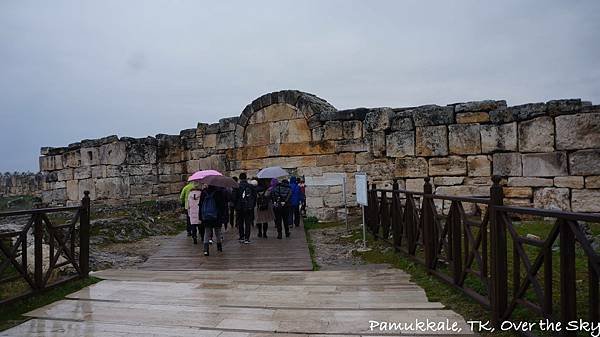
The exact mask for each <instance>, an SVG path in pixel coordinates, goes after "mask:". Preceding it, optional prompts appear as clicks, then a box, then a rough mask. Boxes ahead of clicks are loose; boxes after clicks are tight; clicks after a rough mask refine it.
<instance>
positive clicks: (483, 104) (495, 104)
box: [454, 100, 506, 112]
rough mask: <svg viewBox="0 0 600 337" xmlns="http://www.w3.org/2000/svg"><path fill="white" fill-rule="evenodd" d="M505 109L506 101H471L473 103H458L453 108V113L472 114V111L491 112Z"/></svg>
mask: <svg viewBox="0 0 600 337" xmlns="http://www.w3.org/2000/svg"><path fill="white" fill-rule="evenodd" d="M503 108H506V101H505V100H500V101H494V100H485V101H473V102H465V103H458V104H456V105H455V106H454V111H455V112H465V111H467V112H472V111H475V112H477V111H491V110H496V109H503Z"/></svg>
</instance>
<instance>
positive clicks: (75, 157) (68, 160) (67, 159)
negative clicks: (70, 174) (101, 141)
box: [62, 150, 81, 168]
mask: <svg viewBox="0 0 600 337" xmlns="http://www.w3.org/2000/svg"><path fill="white" fill-rule="evenodd" d="M62 156H63V159H62V163H63V167H65V168H67V167H70V168H75V167H79V166H80V165H81V155H80V153H79V150H73V151H68V152H65V153H64V154H63V155H62Z"/></svg>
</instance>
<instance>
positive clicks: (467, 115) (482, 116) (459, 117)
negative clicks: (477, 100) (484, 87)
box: [456, 111, 490, 124]
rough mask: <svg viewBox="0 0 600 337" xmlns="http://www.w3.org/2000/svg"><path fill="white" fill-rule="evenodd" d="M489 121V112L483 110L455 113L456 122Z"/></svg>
mask: <svg viewBox="0 0 600 337" xmlns="http://www.w3.org/2000/svg"><path fill="white" fill-rule="evenodd" d="M489 121H490V114H489V113H487V112H484V111H479V112H460V113H457V114H456V123H458V124H471V123H487V122H489Z"/></svg>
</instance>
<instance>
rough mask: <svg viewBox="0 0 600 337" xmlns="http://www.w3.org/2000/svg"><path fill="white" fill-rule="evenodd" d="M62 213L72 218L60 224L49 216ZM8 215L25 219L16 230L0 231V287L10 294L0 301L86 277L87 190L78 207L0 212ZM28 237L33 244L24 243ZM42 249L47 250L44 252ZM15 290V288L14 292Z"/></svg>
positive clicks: (88, 227)
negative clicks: (65, 270) (31, 259)
mask: <svg viewBox="0 0 600 337" xmlns="http://www.w3.org/2000/svg"><path fill="white" fill-rule="evenodd" d="M65 214H68V215H70V216H72V218H70V219H68V218H66V219H63V220H64V223H61V224H57V223H53V221H52V220H51V218H52V217H53V216H57V215H61V216H64V215H65ZM11 217H13V218H14V217H20V218H28V220H27V221H26V224H25V225H24V226H23V227H22V229H20V230H17V231H9V232H2V233H0V287H4V289H2V290H3V292H4V293H9V294H10V295H9V296H3V298H0V304H7V303H9V302H13V301H15V300H17V299H21V298H23V297H26V296H30V295H32V294H34V293H38V292H41V291H43V290H45V289H48V288H51V287H55V286H58V285H60V284H63V283H65V282H67V281H69V280H72V279H75V278H84V277H87V276H88V273H89V241H90V198H89V192H87V191H86V192H85V197H84V198H83V199H82V200H81V205H79V206H74V207H58V208H40V209H31V210H24V211H13V212H3V213H0V218H6V219H10V218H11ZM6 219H5V220H6ZM55 222H56V221H55ZM31 236H32V237H33V245H29V244H28V241H30V240H28V238H30V237H31ZM44 248H46V249H44ZM31 250H33V261H28V254H27V252H28V251H31ZM44 250H46V251H47V252H46V253H45V254H44ZM44 264H46V266H44ZM66 267H69V269H70V271H71V272H70V273H65V272H64V269H65V268H66ZM59 269H63V271H59ZM65 274H66V275H65ZM0 289H1V288H0ZM15 289H16V290H19V291H17V293H14V291H15Z"/></svg>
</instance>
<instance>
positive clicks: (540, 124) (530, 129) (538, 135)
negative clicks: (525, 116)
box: [519, 117, 554, 152]
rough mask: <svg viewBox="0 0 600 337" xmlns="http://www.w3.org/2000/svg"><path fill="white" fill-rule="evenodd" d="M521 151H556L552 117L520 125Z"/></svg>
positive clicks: (524, 122)
mask: <svg viewBox="0 0 600 337" xmlns="http://www.w3.org/2000/svg"><path fill="white" fill-rule="evenodd" d="M519 151H520V152H551V151H554V122H553V120H552V118H551V117H538V118H534V119H532V120H528V121H523V122H520V123H519Z"/></svg>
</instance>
